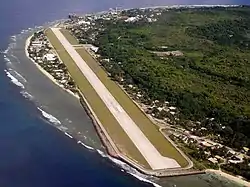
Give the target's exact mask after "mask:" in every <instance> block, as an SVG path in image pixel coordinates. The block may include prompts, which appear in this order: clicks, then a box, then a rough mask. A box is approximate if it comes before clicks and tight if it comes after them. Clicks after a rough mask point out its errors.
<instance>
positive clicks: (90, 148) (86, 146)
mask: <svg viewBox="0 0 250 187" xmlns="http://www.w3.org/2000/svg"><path fill="white" fill-rule="evenodd" d="M77 143H78V144H81V145H82V146H84V147H85V148H87V149H89V150H94V148H93V147H90V146H88V145H86V144H84V143H83V142H81V141H78V142H77Z"/></svg>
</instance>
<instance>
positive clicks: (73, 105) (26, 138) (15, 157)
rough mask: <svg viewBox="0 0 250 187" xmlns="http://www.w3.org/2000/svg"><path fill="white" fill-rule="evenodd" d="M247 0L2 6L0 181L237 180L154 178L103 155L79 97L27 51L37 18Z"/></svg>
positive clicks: (195, 185)
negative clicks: (45, 72) (55, 81)
mask: <svg viewBox="0 0 250 187" xmlns="http://www.w3.org/2000/svg"><path fill="white" fill-rule="evenodd" d="M247 3H249V2H248V1H247V0H246V1H244V0H241V1H234V0H217V1H213V0H212V1H209V0H204V1H202V0H200V1H198V0H176V1H173V0H170V1H169V0H154V1H153V0H140V1H131V0H126V1H125V0H116V1H115V0H103V1H100V0H99V1H98V0H91V1H90V0H72V1H69V0H60V1H59V0H54V1H49V0H43V1H41V0H40V1H38V0H32V1H31V0H22V1H18V0H9V1H5V2H4V3H1V6H0V23H1V25H0V51H1V53H0V96H1V97H0V119H1V121H0V129H1V130H0V186H3V187H29V186H32V187H45V186H46V187H50V186H51V187H57V186H58V187H59V186H60V187H62V186H65V187H66V186H67V187H68V186H74V187H77V186H81V187H82V186H91V187H98V186H109V187H113V186H114V187H116V186H119V187H122V186H124V187H131V186H133V187H134V186H138V187H143V186H158V185H160V186H165V187H172V186H178V187H184V186H185V187H210V186H216V187H224V186H232V187H233V186H237V185H236V184H234V183H231V182H229V181H227V180H222V179H220V178H218V177H217V176H214V175H196V176H187V177H173V178H167V179H156V178H153V177H146V176H144V175H142V174H140V173H138V172H137V171H135V170H133V169H132V168H130V167H129V166H128V165H126V164H125V163H122V162H120V161H118V160H115V159H112V158H110V157H109V156H107V155H106V154H105V151H104V148H103V146H102V144H101V142H100V140H99V138H98V136H97V135H96V133H95V130H94V128H93V125H92V124H91V120H90V119H89V117H88V116H87V115H86V113H85V111H84V109H83V108H82V107H81V106H80V104H79V101H78V100H77V99H76V98H74V97H73V96H71V95H69V94H68V93H66V92H65V91H63V90H62V89H61V88H59V87H58V86H57V85H55V84H53V83H52V82H51V81H50V80H49V79H48V78H47V77H46V76H44V75H43V74H42V73H41V72H40V71H39V70H38V69H37V68H36V66H35V65H34V64H33V63H32V62H31V61H29V60H28V59H27V58H26V56H25V53H24V45H25V40H26V38H27V37H28V36H29V35H30V34H31V33H32V32H33V31H34V28H35V29H39V28H38V26H39V25H44V24H49V22H51V21H53V20H56V19H61V18H65V17H66V16H67V15H68V13H89V12H97V11H103V10H107V9H108V8H111V7H122V8H129V7H146V6H156V5H172V4H247Z"/></svg>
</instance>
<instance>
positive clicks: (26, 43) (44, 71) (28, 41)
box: [25, 34, 80, 99]
mask: <svg viewBox="0 0 250 187" xmlns="http://www.w3.org/2000/svg"><path fill="white" fill-rule="evenodd" d="M33 36H34V34H32V35H31V36H29V37H28V38H27V40H26V42H25V55H26V57H27V58H28V59H29V60H31V61H32V62H33V63H34V64H35V65H36V67H37V68H38V69H39V70H40V71H41V72H42V73H43V74H44V75H45V76H46V77H48V78H49V79H50V80H51V81H52V82H53V83H54V84H56V85H57V86H59V87H60V88H62V89H63V90H64V91H66V92H68V93H69V94H71V95H72V96H74V97H75V98H77V99H80V97H79V95H77V94H74V93H73V92H72V91H70V90H68V89H65V88H64V87H63V86H62V85H61V84H59V83H58V82H57V81H56V79H55V78H54V77H53V76H52V75H51V74H49V73H48V72H47V71H46V70H44V69H43V68H42V67H41V66H40V65H39V64H38V63H36V62H35V61H34V60H33V59H32V58H30V56H29V53H28V46H29V44H30V40H31V38H32V37H33Z"/></svg>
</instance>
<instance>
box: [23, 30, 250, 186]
mask: <svg viewBox="0 0 250 187" xmlns="http://www.w3.org/2000/svg"><path fill="white" fill-rule="evenodd" d="M32 36H33V34H32V35H31V36H30V37H28V38H27V40H26V43H25V54H26V56H27V58H29V59H30V60H31V61H32V62H33V63H34V64H35V65H36V67H37V68H38V69H39V70H40V71H41V72H42V73H43V74H44V75H46V76H47V77H48V78H49V79H50V80H51V81H52V82H53V83H54V84H56V85H57V86H59V87H60V88H62V89H63V90H64V91H66V92H68V93H69V94H71V95H73V96H74V97H76V98H77V99H79V101H80V103H81V105H82V106H83V108H84V110H85V111H86V112H87V114H88V115H89V117H90V118H91V121H92V122H93V125H94V128H95V129H96V131H97V134H98V136H99V137H100V139H101V141H102V143H103V145H104V147H105V149H106V151H107V153H108V154H109V155H110V156H111V157H114V158H117V159H120V160H122V161H124V162H125V163H127V164H129V165H130V166H132V167H133V168H135V169H137V170H138V171H140V172H142V173H144V174H146V175H153V176H156V177H173V176H185V175H195V174H205V173H214V174H216V175H218V176H223V177H225V178H227V179H229V180H231V181H234V182H236V183H239V184H241V185H246V186H249V185H250V183H249V182H247V181H245V180H243V179H240V178H238V177H235V176H233V175H230V174H227V173H224V172H222V171H219V170H212V169H207V170H205V171H185V170H179V171H177V170H169V171H167V173H164V174H163V172H161V171H153V172H152V171H148V170H145V169H143V168H142V167H140V166H139V165H138V164H136V163H134V162H133V161H131V160H130V159H127V158H125V157H124V156H123V155H121V154H120V153H119V151H118V152H117V150H116V148H115V147H114V143H113V142H110V138H108V137H107V134H106V133H105V131H103V128H101V125H100V122H98V118H97V117H96V116H95V114H94V113H93V111H92V110H91V107H90V106H89V105H88V103H87V101H86V99H85V98H84V96H83V95H82V94H81V93H80V92H79V95H76V94H74V93H72V92H71V91H70V90H67V89H65V88H63V87H62V86H61V85H60V84H59V83H58V82H57V81H56V80H55V79H54V78H53V76H52V75H50V74H49V73H48V72H47V71H45V70H44V69H43V68H42V67H41V66H40V65H39V64H37V63H36V62H35V61H34V60H33V59H32V58H30V57H29V54H28V50H27V49H28V46H29V43H30V39H31V38H32ZM78 91H79V90H78ZM111 141H112V140H111ZM175 171H176V172H175Z"/></svg>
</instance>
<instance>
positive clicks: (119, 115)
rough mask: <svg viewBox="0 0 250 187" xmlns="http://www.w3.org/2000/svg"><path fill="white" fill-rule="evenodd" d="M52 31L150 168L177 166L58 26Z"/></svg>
mask: <svg viewBox="0 0 250 187" xmlns="http://www.w3.org/2000/svg"><path fill="white" fill-rule="evenodd" d="M52 31H53V32H54V34H55V35H56V37H57V38H58V39H59V41H60V42H61V44H62V45H63V46H64V48H65V50H66V51H67V52H68V54H69V55H70V56H71V57H72V59H73V60H74V61H75V63H76V65H77V66H78V67H79V69H80V70H81V71H82V73H83V75H84V76H85V77H86V78H87V80H88V81H89V83H90V84H91V85H92V87H93V88H94V89H95V90H96V92H97V94H98V95H99V97H100V98H101V99H102V101H103V102H104V103H105V104H106V106H107V107H108V109H109V110H110V112H111V113H112V114H113V116H114V117H115V119H116V120H117V121H118V122H119V124H120V126H121V127H122V128H123V129H124V131H125V132H126V134H127V135H128V137H129V138H130V139H131V140H132V141H133V143H134V144H135V146H136V147H137V149H138V150H139V151H140V152H141V154H142V155H143V156H144V158H145V159H146V161H147V162H148V163H149V165H150V166H151V167H152V169H167V168H177V167H180V165H179V164H178V163H177V162H176V161H175V160H174V159H171V158H166V157H163V156H162V155H161V154H160V153H159V152H158V150H157V149H156V148H155V147H154V146H153V145H152V144H151V142H150V141H149V140H148V139H147V137H146V136H145V135H144V134H143V132H142V131H141V130H140V129H139V127H138V126H137V125H136V124H135V122H134V121H133V120H132V119H131V118H130V116H129V115H128V114H127V113H126V111H125V110H124V109H123V108H122V107H121V106H120V104H119V103H118V102H117V101H116V100H115V98H114V97H113V96H112V95H111V93H110V92H109V91H108V89H107V88H106V87H105V86H104V85H103V84H102V82H101V81H100V80H99V78H98V77H97V76H96V74H95V73H94V72H93V71H92V70H91V69H90V68H89V66H88V65H87V64H86V62H85V61H84V60H83V59H82V58H81V56H80V55H79V54H78V53H77V52H76V50H75V49H74V47H73V46H72V45H71V44H70V43H69V41H68V40H67V39H66V38H65V37H64V35H63V34H62V33H61V32H60V30H59V29H58V28H52Z"/></svg>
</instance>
